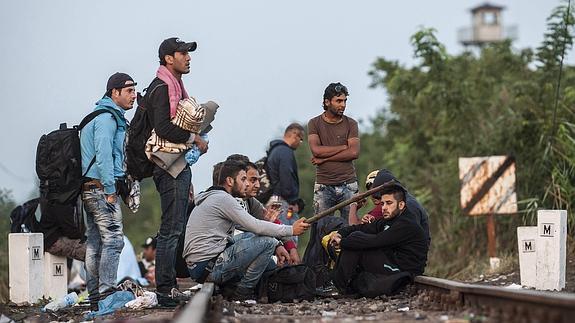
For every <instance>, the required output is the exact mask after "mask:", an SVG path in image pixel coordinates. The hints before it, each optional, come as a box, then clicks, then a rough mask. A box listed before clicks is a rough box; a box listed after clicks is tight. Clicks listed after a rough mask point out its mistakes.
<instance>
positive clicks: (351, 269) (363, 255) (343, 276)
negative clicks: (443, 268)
mask: <svg viewBox="0 0 575 323" xmlns="http://www.w3.org/2000/svg"><path fill="white" fill-rule="evenodd" d="M405 199H406V191H405V189H404V188H403V187H402V186H401V185H400V184H398V183H397V182H391V183H389V184H388V187H386V188H384V189H383V190H382V196H381V205H382V214H383V217H382V218H380V219H377V220H376V221H375V222H372V223H364V224H359V225H354V226H348V227H344V228H342V229H340V230H339V231H338V233H337V234H334V235H332V236H331V239H330V243H331V244H332V245H333V246H334V247H336V248H337V247H339V248H341V253H340V255H339V258H338V260H337V264H336V268H335V273H334V284H335V286H336V287H337V288H338V289H339V290H340V291H341V292H342V293H354V292H356V291H355V290H353V288H351V287H352V281H353V280H354V279H355V278H356V277H357V276H358V274H359V273H361V272H370V273H373V274H377V275H393V274H396V273H399V272H408V273H409V274H410V275H411V276H412V277H413V276H416V275H421V274H422V273H423V271H424V270H425V265H426V261H427V251H428V245H427V237H426V235H425V232H424V231H423V229H422V228H421V226H420V225H419V223H418V222H417V221H416V217H415V216H413V215H412V214H411V213H410V211H409V210H408V209H407V208H406V202H405Z"/></svg>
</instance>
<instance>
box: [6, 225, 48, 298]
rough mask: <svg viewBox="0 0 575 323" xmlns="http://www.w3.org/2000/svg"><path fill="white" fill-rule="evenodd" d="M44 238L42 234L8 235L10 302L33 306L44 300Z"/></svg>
mask: <svg viewBox="0 0 575 323" xmlns="http://www.w3.org/2000/svg"><path fill="white" fill-rule="evenodd" d="M43 236H44V235H43V234H42V233H10V234H9V235H8V262H9V265H8V271H9V274H8V276H9V278H8V279H9V281H10V300H11V301H12V302H14V303H16V304H18V305H25V304H26V303H27V304H33V303H36V302H37V301H38V300H39V299H41V298H42V293H43V289H42V286H43V273H42V271H43V269H44V259H43V256H44V237H43Z"/></svg>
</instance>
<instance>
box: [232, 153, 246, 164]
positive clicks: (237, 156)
mask: <svg viewBox="0 0 575 323" xmlns="http://www.w3.org/2000/svg"><path fill="white" fill-rule="evenodd" d="M226 160H237V161H241V162H242V163H244V164H247V163H249V162H250V159H249V157H248V156H246V155H242V154H233V155H229V156H228V158H226Z"/></svg>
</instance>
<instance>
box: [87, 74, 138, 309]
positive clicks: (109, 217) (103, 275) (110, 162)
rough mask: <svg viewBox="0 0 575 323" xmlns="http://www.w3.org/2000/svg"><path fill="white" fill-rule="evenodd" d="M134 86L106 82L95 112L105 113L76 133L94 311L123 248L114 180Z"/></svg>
mask: <svg viewBox="0 0 575 323" xmlns="http://www.w3.org/2000/svg"><path fill="white" fill-rule="evenodd" d="M135 86H136V83H135V82H134V80H133V79H132V78H131V77H130V76H129V75H128V74H125V73H115V74H114V75H112V76H111V77H110V78H109V79H108V83H107V85H106V93H105V95H104V97H103V98H102V99H101V100H100V101H98V102H97V103H96V108H95V109H94V111H97V110H106V111H108V112H110V113H102V114H99V115H98V116H96V117H95V118H94V119H93V120H92V121H90V122H88V123H87V124H86V126H84V128H82V131H81V134H80V148H81V153H82V173H83V174H84V176H85V177H86V178H87V181H86V182H85V183H84V184H83V190H82V200H83V201H84V209H85V211H86V224H87V225H86V237H87V240H86V285H87V288H88V293H89V299H90V302H91V304H92V307H93V309H95V307H96V306H97V302H98V300H100V299H104V298H105V297H106V296H108V295H109V294H111V293H113V292H115V287H116V275H117V272H118V262H119V260H120V253H121V252H122V248H123V247H124V238H123V232H122V212H121V210H120V204H119V202H118V194H117V192H116V180H118V179H121V178H123V177H125V173H124V168H123V164H124V139H125V137H126V128H127V121H126V118H125V116H124V114H125V111H126V110H129V109H131V108H132V106H133V104H134V100H135V99H136V89H135Z"/></svg>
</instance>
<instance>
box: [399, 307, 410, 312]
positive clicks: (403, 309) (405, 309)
mask: <svg viewBox="0 0 575 323" xmlns="http://www.w3.org/2000/svg"><path fill="white" fill-rule="evenodd" d="M397 311H398V312H408V311H409V306H406V307H400V308H398V309H397Z"/></svg>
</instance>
